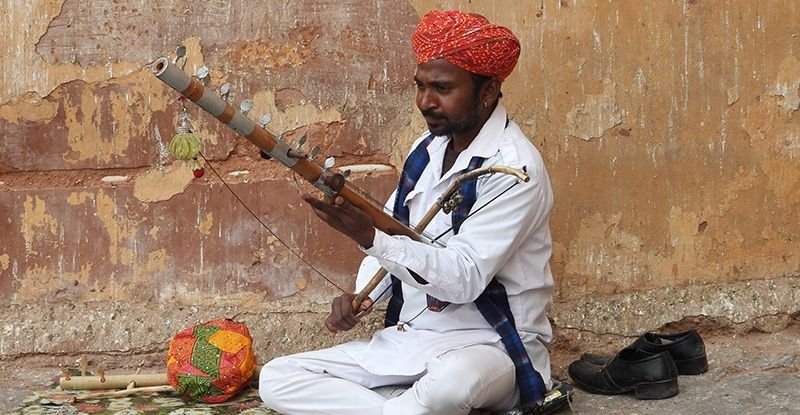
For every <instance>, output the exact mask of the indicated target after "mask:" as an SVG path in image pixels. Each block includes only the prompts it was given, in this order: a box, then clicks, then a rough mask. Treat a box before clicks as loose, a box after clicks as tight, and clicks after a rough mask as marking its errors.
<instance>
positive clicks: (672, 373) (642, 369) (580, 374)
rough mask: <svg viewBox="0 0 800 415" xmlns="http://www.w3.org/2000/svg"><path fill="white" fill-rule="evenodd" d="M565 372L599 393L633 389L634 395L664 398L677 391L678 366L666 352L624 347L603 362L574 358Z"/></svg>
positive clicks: (580, 386)
mask: <svg viewBox="0 0 800 415" xmlns="http://www.w3.org/2000/svg"><path fill="white" fill-rule="evenodd" d="M569 376H570V377H571V378H572V380H573V381H575V384H576V385H577V386H578V387H579V388H581V389H583V390H585V391H587V392H591V393H599V394H603V395H618V394H621V393H627V392H633V393H634V396H635V397H636V398H637V399H664V398H669V397H672V396H675V395H677V394H678V368H677V367H675V362H673V361H672V358H671V357H670V355H669V353H667V352H661V353H656V354H647V353H642V352H641V351H639V350H637V349H631V348H625V349H622V351H620V352H619V353H617V355H616V356H614V357H612V358H611V359H609V360H608V362H606V364H605V365H595V364H592V363H589V362H587V361H585V360H576V361H574V362H572V363H571V364H570V365H569Z"/></svg>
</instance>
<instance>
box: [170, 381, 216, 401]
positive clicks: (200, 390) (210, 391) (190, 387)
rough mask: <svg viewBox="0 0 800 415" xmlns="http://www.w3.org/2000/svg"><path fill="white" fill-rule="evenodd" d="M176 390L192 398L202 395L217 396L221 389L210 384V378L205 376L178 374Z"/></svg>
mask: <svg viewBox="0 0 800 415" xmlns="http://www.w3.org/2000/svg"><path fill="white" fill-rule="evenodd" d="M177 389H178V392H181V393H185V394H188V395H189V396H191V397H192V398H194V399H199V398H201V397H203V396H219V395H222V391H221V390H219V389H217V388H216V387H214V385H212V384H211V378H209V377H206V376H194V375H178V388H177Z"/></svg>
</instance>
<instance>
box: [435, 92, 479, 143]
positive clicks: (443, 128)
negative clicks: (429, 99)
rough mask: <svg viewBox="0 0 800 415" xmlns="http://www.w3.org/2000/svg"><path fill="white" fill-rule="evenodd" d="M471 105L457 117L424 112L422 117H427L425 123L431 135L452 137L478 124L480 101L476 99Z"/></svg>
mask: <svg viewBox="0 0 800 415" xmlns="http://www.w3.org/2000/svg"><path fill="white" fill-rule="evenodd" d="M470 104H471V105H469V106H468V110H467V111H466V112H465V113H462V114H456V116H455V117H451V116H448V115H447V114H443V113H439V112H437V111H430V110H424V111H421V112H422V116H423V117H425V123H426V124H427V125H428V130H429V131H430V132H431V134H433V135H435V136H439V137H442V136H452V135H453V134H457V133H460V132H463V131H468V130H471V129H472V128H474V127H475V124H476V123H477V122H478V118H479V115H478V109H479V103H478V100H477V99H475V100H473V102H471V103H470Z"/></svg>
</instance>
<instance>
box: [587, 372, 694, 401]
mask: <svg viewBox="0 0 800 415" xmlns="http://www.w3.org/2000/svg"><path fill="white" fill-rule="evenodd" d="M572 381H573V382H575V384H576V385H578V386H579V387H580V388H581V389H583V390H585V391H586V392H589V393H596V394H600V395H622V394H625V393H630V392H633V396H634V397H635V398H636V399H641V400H652V399H667V398H671V397H673V396H675V395H677V394H678V378H677V377H676V378H674V379H668V380H662V381H658V382H642V383H637V384H635V385H631V386H629V387H627V388H625V389H622V390H617V391H606V390H601V389H597V388H594V387H591V386H589V385H585V384H583V383H582V382H580V381H578V380H577V379H575V378H572Z"/></svg>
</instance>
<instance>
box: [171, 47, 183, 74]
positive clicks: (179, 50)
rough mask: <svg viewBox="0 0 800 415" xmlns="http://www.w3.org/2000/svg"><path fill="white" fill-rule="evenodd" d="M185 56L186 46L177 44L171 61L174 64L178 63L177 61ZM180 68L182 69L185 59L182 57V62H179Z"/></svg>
mask: <svg viewBox="0 0 800 415" xmlns="http://www.w3.org/2000/svg"><path fill="white" fill-rule="evenodd" d="M185 57H186V46H183V45H179V46H178V48H177V49H175V60H174V61H172V63H174V64H175V65H178V61H179V60H181V59H183V58H185ZM179 66H180V68H181V69H183V67H184V66H186V59H183V63H181V64H180V65H179Z"/></svg>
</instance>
